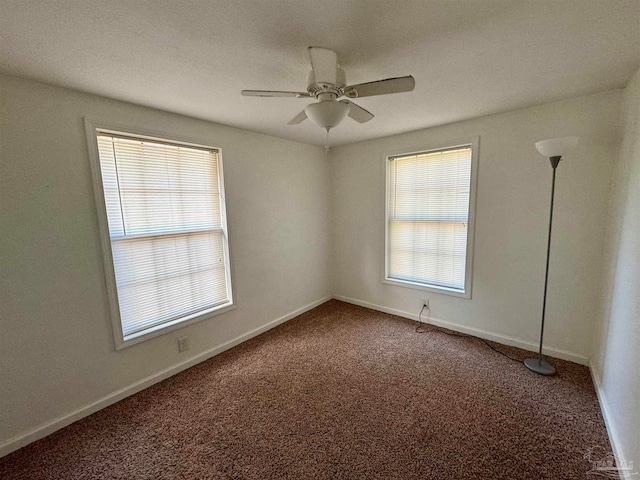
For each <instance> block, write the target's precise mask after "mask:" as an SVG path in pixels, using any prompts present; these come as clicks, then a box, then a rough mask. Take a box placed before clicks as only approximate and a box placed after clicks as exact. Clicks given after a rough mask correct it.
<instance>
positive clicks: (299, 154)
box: [0, 76, 331, 453]
mask: <svg viewBox="0 0 640 480" xmlns="http://www.w3.org/2000/svg"><path fill="white" fill-rule="evenodd" d="M0 92H1V94H2V98H0V106H1V111H2V120H1V121H2V123H1V132H0V137H1V164H0V166H1V169H2V170H1V173H0V179H1V182H2V184H1V189H0V191H1V194H2V202H1V203H2V209H3V213H2V219H1V228H2V237H1V238H2V240H1V241H2V249H1V252H2V260H1V261H2V275H1V277H2V280H1V281H2V290H1V291H2V292H4V293H3V298H2V300H1V302H0V308H1V312H0V313H1V316H2V321H1V323H0V329H1V332H0V453H1V451H2V447H3V444H4V447H5V448H4V453H7V450H8V449H11V448H13V447H15V446H19V445H20V443H21V442H22V443H24V442H25V441H27V440H33V439H35V438H37V436H39V435H38V434H37V433H36V434H33V432H32V434H31V435H29V432H30V431H32V430H33V429H37V428H38V427H41V426H43V425H44V424H46V423H47V422H52V421H54V422H55V421H56V419H60V418H61V417H63V416H65V415H68V414H70V413H72V412H74V411H76V410H77V409H79V408H82V407H83V406H86V405H88V404H90V403H92V402H95V401H98V400H100V399H101V398H103V397H105V396H108V395H110V394H113V393H114V392H117V391H118V390H119V389H123V388H126V387H128V386H130V385H132V384H134V383H135V382H139V381H140V380H142V379H145V378H146V377H148V376H153V375H156V374H158V372H163V371H164V370H166V369H170V368H171V367H173V366H175V365H176V364H179V363H181V362H185V361H187V360H189V359H190V358H196V359H201V358H202V357H201V356H200V355H202V354H206V352H208V351H210V350H211V349H213V348H214V347H217V346H220V345H223V344H224V343H225V342H228V341H230V340H232V339H234V338H236V337H238V336H240V335H242V334H244V333H246V332H249V331H251V330H253V329H256V328H259V327H261V326H264V325H266V324H267V323H269V322H271V321H274V320H276V319H278V318H280V317H282V316H284V315H287V314H289V313H291V312H294V311H296V310H297V309H300V308H302V307H305V306H307V305H309V304H311V303H313V302H316V301H318V300H320V299H323V298H326V297H327V296H328V295H330V293H331V292H330V286H329V272H328V265H327V261H326V259H327V258H328V257H329V234H328V231H329V228H330V221H329V214H330V208H329V180H330V177H329V162H328V160H327V158H326V156H325V154H324V151H323V149H322V148H320V147H316V146H311V145H305V144H301V143H296V142H291V141H287V140H282V139H277V138H274V137H269V136H266V135H260V134H256V133H251V132H247V131H243V130H239V129H234V128H230V127H225V126H222V125H216V124H213V123H209V122H205V121H200V120H195V119H191V118H187V117H183V116H179V115H174V114H169V113H165V112H161V111H157V110H152V109H149V108H143V107H139V106H135V105H131V104H127V103H123V102H118V101H114V100H109V99H105V98H100V97H96V96H92V95H87V94H82V93H78V92H74V91H71V90H65V89H61V88H56V87H52V86H47V85H43V84H39V83H35V82H31V81H28V80H24V79H20V78H15V77H8V76H0ZM83 116H88V117H89V118H90V119H92V120H93V121H95V122H105V123H111V124H117V125H124V126H130V127H132V128H139V129H144V130H150V131H154V132H158V133H160V134H166V135H171V134H175V135H178V136H180V137H184V138H188V139H192V140H193V141H194V142H198V143H205V144H211V145H214V146H217V147H221V148H222V150H223V155H224V159H223V160H224V168H225V186H226V193H227V202H228V217H229V232H230V248H231V256H232V267H233V281H234V285H235V297H236V301H237V305H238V308H237V309H236V310H234V311H232V312H229V313H225V314H223V315H220V316H217V317H214V318H212V319H209V320H205V321H202V322H199V323H196V324H194V325H191V326H188V327H185V328H184V329H181V330H178V331H175V332H171V333H169V334H166V335H163V336H161V337H158V338H154V339H151V340H148V341H145V342H143V343H141V344H139V345H135V346H132V347H130V348H127V349H125V350H122V351H119V352H116V351H115V350H114V346H113V337H112V333H111V327H110V321H109V314H108V306H107V296H106V291H105V280H104V274H103V266H102V265H103V264H102V258H101V253H100V252H101V250H100V243H99V236H98V223H97V217H96V208H95V204H94V200H93V192H92V184H91V174H90V167H89V160H88V157H87V145H86V139H85V133H84V126H83ZM182 335H187V336H188V337H189V339H190V342H191V348H190V350H188V351H187V352H185V353H182V354H178V352H177V346H176V338H177V337H178V336H182ZM165 373H166V372H165ZM102 405H103V404H102ZM63 423H64V422H63ZM56 426H58V427H59V426H61V424H59V423H58V424H55V425H53V426H50V427H47V428H48V430H47V428H45V429H44V430H41V431H40V432H41V433H47V432H48V431H51V430H52V429H53V428H54V427H56ZM25 434H27V437H24V438H22V436H24V435H25ZM20 438H22V440H20ZM12 440H14V441H15V440H17V441H18V443H15V442H14V443H11V445H7V443H6V442H8V441H9V442H10V441H12ZM12 446H13V447H12ZM9 447H11V448H9Z"/></svg>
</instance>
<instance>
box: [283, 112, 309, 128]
mask: <svg viewBox="0 0 640 480" xmlns="http://www.w3.org/2000/svg"><path fill="white" fill-rule="evenodd" d="M306 119H307V114H306V113H305V111H304V110H302V111H301V112H300V113H299V114H298V115H296V116H295V117H293V119H292V120H291V121H290V122H289V123H288V124H287V125H297V124H299V123H301V122H303V121H304V120H306Z"/></svg>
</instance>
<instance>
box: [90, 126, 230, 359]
mask: <svg viewBox="0 0 640 480" xmlns="http://www.w3.org/2000/svg"><path fill="white" fill-rule="evenodd" d="M89 128H90V129H91V130H92V131H91V135H90V140H92V141H93V142H95V143H93V145H92V146H93V147H94V148H93V149H92V150H94V154H95V153H97V159H95V161H94V162H93V163H94V165H93V168H94V179H95V183H96V185H95V187H96V197H97V198H98V200H99V202H98V204H99V206H102V208H103V210H102V211H101V223H102V225H101V227H102V231H103V243H106V244H107V245H106V247H105V248H104V250H105V263H106V264H107V269H106V270H107V274H108V278H107V280H108V281H107V284H108V286H109V290H110V292H109V293H110V297H111V307H112V310H113V312H112V313H113V317H114V331H115V335H116V347H117V348H120V347H122V346H125V345H128V344H131V343H137V342H138V341H141V340H143V339H146V338H149V337H150V336H155V335H157V334H159V333H164V332H166V331H167V329H173V328H177V327H178V326H183V325H184V324H185V323H186V322H193V321H196V320H200V319H202V318H203V317H205V316H210V315H211V314H214V313H221V312H222V311H226V310H228V308H229V307H232V306H233V300H232V291H231V278H230V268H229V252H228V239H227V227H226V215H225V205H224V188H223V181H222V162H221V156H220V151H219V150H218V149H215V148H210V147H203V146H199V145H192V144H185V143H180V142H173V141H168V140H161V139H157V138H152V137H144V136H139V135H134V134H129V133H121V132H116V131H113V130H108V129H101V128H97V127H92V126H91V125H89ZM96 163H97V165H96Z"/></svg>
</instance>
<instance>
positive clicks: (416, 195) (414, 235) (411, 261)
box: [385, 139, 477, 298]
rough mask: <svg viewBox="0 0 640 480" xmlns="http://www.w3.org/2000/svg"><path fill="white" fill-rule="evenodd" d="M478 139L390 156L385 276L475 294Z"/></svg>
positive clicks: (388, 279)
mask: <svg viewBox="0 0 640 480" xmlns="http://www.w3.org/2000/svg"><path fill="white" fill-rule="evenodd" d="M476 158H477V139H476V140H473V141H471V142H469V143H464V144H461V145H455V146H449V147H446V148H438V149H434V150H426V151H422V152H417V153H409V154H402V155H394V156H389V157H387V160H386V161H387V216H386V274H385V282H386V283H393V284H396V285H405V286H409V287H414V288H421V289H428V290H434V291H437V292H439V293H447V294H451V295H457V296H462V297H466V298H470V297H471V265H472V261H471V252H472V245H473V239H472V236H473V211H474V208H473V203H474V201H473V199H474V183H475V182H474V178H475V169H476V168H475V163H476Z"/></svg>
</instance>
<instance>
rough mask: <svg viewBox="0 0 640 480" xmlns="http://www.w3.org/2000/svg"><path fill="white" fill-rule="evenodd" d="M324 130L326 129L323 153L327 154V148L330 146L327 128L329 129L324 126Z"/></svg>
mask: <svg viewBox="0 0 640 480" xmlns="http://www.w3.org/2000/svg"><path fill="white" fill-rule="evenodd" d="M325 130H326V131H327V138H326V140H325V141H324V153H325V155H329V150H330V148H331V147H329V130H330V128H329V127H326V128H325Z"/></svg>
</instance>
